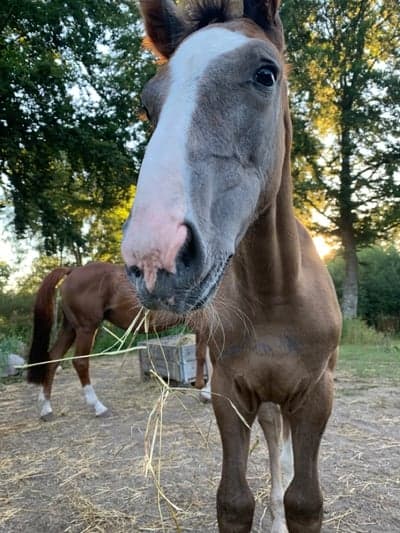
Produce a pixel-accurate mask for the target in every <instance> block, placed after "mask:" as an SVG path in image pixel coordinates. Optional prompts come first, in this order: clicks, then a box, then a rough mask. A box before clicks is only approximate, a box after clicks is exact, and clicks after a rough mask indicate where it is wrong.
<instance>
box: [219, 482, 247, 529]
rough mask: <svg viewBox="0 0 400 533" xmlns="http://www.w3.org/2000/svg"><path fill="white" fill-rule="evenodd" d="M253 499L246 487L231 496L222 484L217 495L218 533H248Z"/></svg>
mask: <svg viewBox="0 0 400 533" xmlns="http://www.w3.org/2000/svg"><path fill="white" fill-rule="evenodd" d="M254 505H255V503H254V497H253V495H252V493H251V491H250V489H249V488H248V487H240V489H239V490H237V491H236V492H235V494H232V490H226V489H225V488H224V487H223V486H222V484H221V485H220V487H219V489H218V493H217V515H218V525H219V531H220V533H249V531H251V525H252V522H253V514H254Z"/></svg>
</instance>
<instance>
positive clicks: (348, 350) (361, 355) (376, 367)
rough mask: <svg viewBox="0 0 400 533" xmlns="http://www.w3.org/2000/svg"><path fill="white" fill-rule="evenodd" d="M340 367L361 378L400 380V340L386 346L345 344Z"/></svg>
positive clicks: (341, 350)
mask: <svg viewBox="0 0 400 533" xmlns="http://www.w3.org/2000/svg"><path fill="white" fill-rule="evenodd" d="M338 369H340V370H341V371H342V372H345V373H350V374H354V375H356V376H357V377H359V378H366V379H367V378H374V377H378V378H384V379H388V380H391V381H394V382H395V381H397V382H400V342H397V343H396V342H392V343H389V344H387V345H384V346H373V345H357V344H343V345H342V346H341V348H340V357H339V362H338Z"/></svg>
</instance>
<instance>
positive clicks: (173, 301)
mask: <svg viewBox="0 0 400 533" xmlns="http://www.w3.org/2000/svg"><path fill="white" fill-rule="evenodd" d="M229 261H230V257H227V258H226V259H225V260H223V261H220V262H218V263H217V264H214V265H213V267H212V268H211V269H210V270H209V272H208V273H207V274H206V275H205V276H204V277H203V278H202V279H201V280H200V282H199V283H197V284H191V285H190V286H189V285H188V284H185V285H186V286H184V287H179V285H177V284H173V283H172V277H171V275H169V274H168V273H161V275H160V273H159V276H158V278H157V283H156V286H155V288H154V290H153V291H152V292H149V291H148V290H147V288H146V287H145V286H144V284H140V285H139V286H137V285H136V284H135V285H136V290H137V295H138V297H139V300H140V301H141V303H142V305H143V306H144V307H146V308H147V309H151V310H155V311H157V310H160V311H161V310H163V311H169V312H172V313H174V314H177V315H186V314H188V313H190V312H191V311H196V310H198V309H201V308H202V307H204V306H205V305H206V304H207V303H208V302H209V301H210V300H211V299H212V298H213V296H214V294H215V292H216V290H217V288H218V286H219V284H220V282H221V279H222V277H223V275H224V272H225V270H226V268H227V266H228V264H229ZM159 278H161V279H159ZM162 278H164V280H162ZM165 280H167V282H165ZM163 281H164V283H163Z"/></svg>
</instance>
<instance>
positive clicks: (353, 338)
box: [342, 318, 389, 347]
mask: <svg viewBox="0 0 400 533" xmlns="http://www.w3.org/2000/svg"><path fill="white" fill-rule="evenodd" d="M388 342H389V340H388V337H387V336H386V335H384V334H383V333H380V332H379V331H376V329H374V328H373V327H371V326H368V324H366V322H364V321H363V320H361V319H360V318H353V319H351V320H348V319H347V320H344V321H343V330H342V344H357V345H371V346H382V347H383V346H387V345H388Z"/></svg>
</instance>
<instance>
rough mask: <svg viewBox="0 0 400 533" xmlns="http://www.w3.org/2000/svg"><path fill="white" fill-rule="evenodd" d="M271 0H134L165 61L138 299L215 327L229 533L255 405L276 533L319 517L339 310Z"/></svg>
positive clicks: (143, 187)
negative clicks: (312, 226)
mask: <svg viewBox="0 0 400 533" xmlns="http://www.w3.org/2000/svg"><path fill="white" fill-rule="evenodd" d="M278 4H279V0H244V2H243V4H242V3H240V1H238V0H234V1H233V0H198V1H197V0H191V1H190V2H189V3H188V4H185V2H183V3H179V7H177V6H176V5H175V4H174V3H173V2H172V1H171V0H141V9H142V13H143V17H144V22H145V26H146V30H147V34H148V37H149V39H150V41H152V44H153V47H154V48H155V50H157V51H158V53H159V55H161V56H163V57H164V58H165V59H166V60H167V61H166V62H165V64H163V65H162V66H161V67H160V68H159V71H158V73H157V74H156V75H155V76H154V78H152V79H151V80H150V81H149V82H148V83H147V85H146V86H145V88H144V90H143V93H142V101H143V105H144V107H145V108H146V110H147V113H148V116H149V118H150V120H151V122H152V123H153V126H154V130H153V134H152V137H151V139H150V141H149V143H148V146H147V149H146V152H145V155H144V159H143V163H142V166H141V170H140V174H139V180H138V187H137V192H136V197H135V202H134V205H133V208H132V211H131V214H130V217H129V219H128V221H127V223H126V225H125V228H124V238H123V242H122V254H123V258H124V261H125V263H126V267H127V270H128V273H129V275H130V278H131V281H132V283H133V284H134V286H135V288H136V290H137V294H138V297H139V299H140V301H141V302H142V304H143V305H144V306H145V307H147V308H149V309H164V310H168V311H170V312H173V313H176V314H177V315H188V316H189V317H190V320H193V321H196V319H200V320H209V325H210V329H211V328H213V329H214V332H213V335H212V339H211V343H210V351H211V358H212V360H213V363H214V373H213V376H212V380H211V389H212V393H213V408H214V411H215V415H216V419H217V423H218V427H219V431H220V434H221V440H222V447H223V464H222V477H221V482H220V485H219V488H218V493H217V515H218V524H219V529H220V531H221V532H223V533H245V532H249V531H250V530H251V526H252V520H253V512H254V498H253V495H252V493H251V491H250V489H249V486H248V483H247V480H246V467H247V457H248V453H249V442H250V428H251V426H252V424H253V422H254V420H255V419H256V418H257V417H258V420H259V422H260V424H261V426H262V428H263V430H264V433H265V435H266V439H267V443H268V446H269V450H270V462H271V475H272V499H271V510H272V515H273V526H272V529H273V531H275V532H278V531H279V532H283V531H287V529H288V530H289V531H290V532H291V533H314V532H317V531H320V529H321V524H322V516H323V513H322V507H323V500H322V494H321V489H320V483H319V474H318V453H319V446H320V441H321V437H322V434H323V432H324V429H325V425H326V423H327V421H328V418H329V416H330V413H331V408H332V400H333V370H334V367H335V362H336V357H337V349H338V343H339V337H340V329H341V316H340V311H339V306H338V303H337V299H336V295H335V291H334V288H333V284H332V282H331V279H330V277H329V275H328V272H327V270H326V268H325V266H324V264H323V263H322V261H321V260H320V258H319V256H318V254H317V252H316V250H315V247H314V244H313V241H312V239H311V237H310V235H309V234H308V232H307V231H306V230H305V229H304V227H303V226H302V225H301V224H300V223H299V222H298V221H297V220H296V218H295V215H294V212H293V200H292V178H291V171H290V149H291V136H292V135H291V121H290V114H289V105H288V94H287V91H288V89H287V78H286V67H285V62H284V35H283V30H282V25H281V22H280V18H279V14H278V7H279V6H278ZM210 307H212V309H213V312H212V313H210V312H207V313H205V312H203V311H202V310H201V309H202V308H204V309H208V310H209V309H210ZM217 326H218V327H217ZM228 400H229V401H228ZM271 402H272V403H271ZM232 403H233V404H234V405H235V406H236V409H233V408H232ZM237 411H238V412H239V414H240V415H241V416H238V412H237ZM282 421H283V422H282ZM282 423H283V431H282V430H281V428H282ZM281 434H282V435H283V440H284V443H283V450H282V455H281V457H279V453H278V452H279V443H280V440H279V439H280V436H281ZM281 462H282V464H281ZM281 466H282V468H283V470H284V473H286V476H285V480H284V484H283V485H282V481H281V473H280V469H281Z"/></svg>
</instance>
